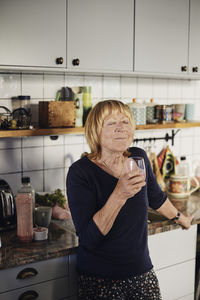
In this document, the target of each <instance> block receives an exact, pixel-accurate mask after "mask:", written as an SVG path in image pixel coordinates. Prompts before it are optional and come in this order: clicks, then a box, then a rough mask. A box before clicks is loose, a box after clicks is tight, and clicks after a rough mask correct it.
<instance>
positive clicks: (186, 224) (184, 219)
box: [176, 214, 194, 229]
mask: <svg viewBox="0 0 200 300" xmlns="http://www.w3.org/2000/svg"><path fill="white" fill-rule="evenodd" d="M193 219H194V216H184V215H183V214H181V215H180V217H179V219H178V221H177V222H176V223H178V224H179V225H180V226H182V227H183V229H189V228H190V226H191V223H192V220H193Z"/></svg>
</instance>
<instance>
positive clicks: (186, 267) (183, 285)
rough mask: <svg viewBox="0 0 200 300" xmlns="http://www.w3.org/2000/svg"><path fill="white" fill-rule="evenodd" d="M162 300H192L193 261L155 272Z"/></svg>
mask: <svg viewBox="0 0 200 300" xmlns="http://www.w3.org/2000/svg"><path fill="white" fill-rule="evenodd" d="M156 274H157V277H158V280H159V283H160V289H161V294H162V299H163V300H175V299H188V300H189V299H193V298H191V294H193V295H194V276H195V260H191V261H187V262H184V263H181V264H177V265H174V266H171V267H169V268H165V269H162V270H158V271H156Z"/></svg>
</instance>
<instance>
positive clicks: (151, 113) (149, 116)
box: [146, 99, 156, 124]
mask: <svg viewBox="0 0 200 300" xmlns="http://www.w3.org/2000/svg"><path fill="white" fill-rule="evenodd" d="M146 122H147V123H148V124H152V123H156V118H155V104H154V99H150V103H147V104H146Z"/></svg>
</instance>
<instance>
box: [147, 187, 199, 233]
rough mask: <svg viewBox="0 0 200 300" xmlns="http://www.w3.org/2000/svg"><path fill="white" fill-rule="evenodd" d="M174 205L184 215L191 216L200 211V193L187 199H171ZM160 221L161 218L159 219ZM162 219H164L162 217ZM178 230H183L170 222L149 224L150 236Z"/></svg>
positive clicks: (163, 221)
mask: <svg viewBox="0 0 200 300" xmlns="http://www.w3.org/2000/svg"><path fill="white" fill-rule="evenodd" d="M169 199H170V200H171V202H172V203H173V205H174V206H175V207H176V208H177V209H178V210H179V211H180V212H182V213H183V214H184V215H186V216H191V215H194V213H195V212H196V211H198V210H200V191H198V192H196V193H194V194H192V195H191V196H190V197H189V198H185V199H172V198H170V197H169ZM158 219H159V218H158ZM161 219H164V218H162V217H161ZM199 223H200V219H198V220H194V221H193V222H192V224H199ZM177 228H181V226H180V225H178V224H176V223H175V222H174V221H170V220H160V221H157V222H150V223H149V224H148V234H149V235H152V234H156V233H160V232H164V231H170V230H174V229H177Z"/></svg>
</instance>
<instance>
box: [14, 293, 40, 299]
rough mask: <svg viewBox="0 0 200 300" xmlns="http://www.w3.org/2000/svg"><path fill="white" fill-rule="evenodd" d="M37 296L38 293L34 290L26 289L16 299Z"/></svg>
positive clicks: (35, 297)
mask: <svg viewBox="0 0 200 300" xmlns="http://www.w3.org/2000/svg"><path fill="white" fill-rule="evenodd" d="M38 297H39V295H38V293H37V292H35V291H27V292H24V293H23V294H21V295H20V296H19V298H18V300H33V299H37V298H38Z"/></svg>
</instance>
